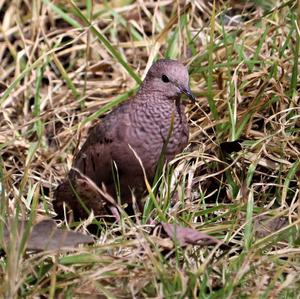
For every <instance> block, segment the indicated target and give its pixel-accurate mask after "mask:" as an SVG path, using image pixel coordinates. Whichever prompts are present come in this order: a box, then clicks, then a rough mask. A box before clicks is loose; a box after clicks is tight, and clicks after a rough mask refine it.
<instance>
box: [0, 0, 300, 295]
mask: <svg viewBox="0 0 300 299" xmlns="http://www.w3.org/2000/svg"><path fill="white" fill-rule="evenodd" d="M224 2H225V3H223V2H222V1H216V3H217V5H216V7H213V6H212V5H211V4H210V3H209V1H192V3H191V4H188V3H187V2H185V1H178V2H173V1H168V0H167V1H160V2H154V1H138V2H134V1H125V0H124V1H111V2H108V3H107V4H99V3H98V1H89V0H86V1H77V2H76V4H75V2H72V1H62V2H60V1H53V2H51V1H50V0H43V1H41V0H34V1H22V0H20V1H8V0H3V1H0V20H1V24H0V61H1V65H0V84H1V85H0V87H1V90H0V92H1V98H0V109H1V110H0V123H1V128H0V144H1V145H0V150H1V158H0V178H1V185H0V192H1V207H0V209H1V211H0V215H1V222H0V244H1V243H2V242H3V236H2V235H3V231H2V229H3V224H4V223H5V222H6V221H7V218H8V217H15V218H18V217H19V218H29V217H32V218H33V219H38V218H42V217H45V216H51V217H52V216H53V215H54V213H53V211H52V207H51V200H52V192H53V190H55V187H56V186H57V184H58V183H59V182H60V181H61V180H62V178H63V177H64V176H65V173H66V171H67V170H68V169H69V168H70V166H71V163H72V157H73V154H74V152H76V150H77V149H78V146H79V144H78V140H81V142H82V141H83V140H85V136H86V134H87V131H88V129H89V128H90V127H91V126H92V125H93V124H94V123H96V122H97V121H98V120H99V117H100V116H101V115H103V114H104V113H106V112H107V111H109V110H110V109H111V108H112V107H113V106H115V105H117V104H118V103H119V102H120V101H122V100H125V99H126V98H128V96H130V95H131V94H132V93H133V92H134V90H135V88H136V87H137V83H138V82H139V81H140V77H139V76H137V75H136V73H139V74H140V76H141V77H143V75H144V74H145V70H146V69H147V68H148V67H149V66H150V65H151V64H152V62H153V60H154V59H155V58H159V57H169V58H175V59H180V60H182V61H185V62H186V63H188V64H189V66H190V73H191V86H192V90H193V91H194V93H195V95H196V96H197V104H196V105H194V106H188V107H187V114H188V116H189V121H190V128H191V136H190V144H189V146H188V147H187V149H186V150H185V152H184V153H183V154H182V155H180V156H179V157H178V158H176V159H175V160H174V163H173V165H174V167H173V168H172V169H171V170H167V169H166V170H165V172H164V178H163V179H162V180H161V182H160V187H159V189H160V192H159V196H160V203H159V204H160V208H161V210H162V211H163V212H164V217H166V218H167V219H168V221H169V222H177V223H180V224H181V225H184V226H188V227H193V228H196V229H198V230H201V231H205V232H207V233H209V234H210V235H212V236H215V237H217V238H218V239H220V240H222V241H223V242H225V243H226V244H228V245H230V249H229V250H225V251H224V250H223V249H221V248H217V247H216V248H210V247H209V248H200V247H197V246H193V247H192V246H191V247H187V248H178V247H173V243H172V242H171V241H170V240H169V239H167V238H164V236H163V235H162V234H161V232H160V231H159V230H158V229H155V230H154V232H151V233H150V229H149V227H147V226H146V225H143V224H142V222H141V218H140V217H136V219H132V218H130V217H127V216H124V217H123V218H122V221H121V224H120V225H116V224H110V223H105V222H103V223H102V224H101V231H102V233H101V237H100V238H99V239H98V240H97V242H96V244H95V245H94V246H91V247H87V246H85V247H80V248H78V249H76V250H74V251H73V252H70V251H65V252H60V253H53V252H42V253H38V254H37V253H28V252H24V248H23V247H22V243H21V244H20V242H19V241H18V238H17V237H16V238H15V239H14V240H13V241H12V242H11V243H12V244H10V251H9V252H7V253H6V254H4V253H3V254H2V256H1V257H0V265H1V267H0V296H2V297H6V298H14V297H28V298H31V297H34V298H37V297H43V296H44V297H47V298H54V297H57V296H58V298H74V297H75V298H76V297H84V296H90V297H93V298H96V296H97V295H98V296H100V297H99V298H102V297H101V296H103V297H108V298H131V297H135V298H142V297H155V298H177V297H178V298H196V297H197V298H229V297H231V298H300V297H299V289H300V280H299V277H300V259H299V256H300V249H299V224H300V192H299V191H300V171H299V170H300V168H299V164H300V159H299V158H300V147H299V145H300V138H299V128H300V118H299V115H300V113H299V110H300V108H299V104H300V103H299V82H300V81H299V74H298V69H299V63H298V55H299V34H300V32H299V26H298V25H299V22H300V21H299V20H300V16H299V14H298V11H297V7H296V1H285V2H284V3H283V1H275V0H274V1H273V2H268V3H266V2H264V5H265V7H266V8H267V9H268V10H265V11H264V10H263V8H262V7H261V6H257V5H254V4H253V3H252V2H247V3H246V4H243V5H241V4H240V2H239V1H232V2H231V3H229V2H228V1H224ZM253 2H254V1H253ZM255 2H256V3H258V2H259V1H255ZM267 4H269V5H268V6H267ZM230 7H232V8H230ZM122 65H123V67H122ZM132 70H136V73H135V72H133V71H132ZM6 87H7V88H6ZM233 140H239V141H240V144H241V146H242V150H240V151H237V152H232V153H230V154H228V153H226V152H224V151H222V150H221V149H220V144H222V143H223V142H226V141H233ZM229 147H232V145H230V146H229ZM171 178H172V179H171ZM174 190H175V191H176V192H173V191H174ZM149 200H150V199H149ZM151 215H152V216H153V217H154V218H156V219H157V220H158V221H161V220H162V219H161V216H160V214H159V213H157V210H156V209H154V210H153V211H152V212H151ZM89 221H90V220H88V221H86V222H83V223H81V224H80V225H79V227H78V229H79V230H81V231H86V225H87V224H88V222H89ZM62 225H63V224H62ZM97 298H98V297H97Z"/></svg>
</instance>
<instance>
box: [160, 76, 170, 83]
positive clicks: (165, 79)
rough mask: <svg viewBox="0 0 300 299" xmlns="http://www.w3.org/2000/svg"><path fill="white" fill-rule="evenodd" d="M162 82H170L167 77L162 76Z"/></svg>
mask: <svg viewBox="0 0 300 299" xmlns="http://www.w3.org/2000/svg"><path fill="white" fill-rule="evenodd" d="M161 80H162V81H163V82H165V83H168V82H170V80H169V78H168V77H167V76H166V75H162V76H161Z"/></svg>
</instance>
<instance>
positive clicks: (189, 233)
mask: <svg viewBox="0 0 300 299" xmlns="http://www.w3.org/2000/svg"><path fill="white" fill-rule="evenodd" d="M162 226H163V228H164V230H165V232H166V233H167V235H168V236H169V237H170V238H171V239H173V241H174V242H176V241H177V242H178V243H179V245H180V246H186V245H188V244H192V245H201V246H208V245H216V244H218V243H220V241H219V240H218V239H216V238H214V237H211V236H209V235H207V234H205V233H201V232H199V231H197V230H195V229H192V228H187V227H182V226H179V225H178V224H170V223H162Z"/></svg>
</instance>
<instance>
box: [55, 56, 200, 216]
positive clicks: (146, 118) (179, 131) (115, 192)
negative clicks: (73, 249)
mask: <svg viewBox="0 0 300 299" xmlns="http://www.w3.org/2000/svg"><path fill="white" fill-rule="evenodd" d="M183 94H185V95H186V96H187V97H188V98H189V99H191V100H192V101H195V97H194V96H193V94H192V92H191V90H190V86H189V74H188V69H187V67H186V66H184V65H183V64H182V63H180V62H178V61H176V60H168V59H161V60H158V61H157V62H155V63H154V64H153V65H152V66H151V67H150V69H149V71H148V72H147V74H146V77H145V79H144V81H143V82H142V84H141V86H140V89H139V91H138V92H137V93H136V95H135V96H134V97H132V98H130V99H129V100H127V101H126V102H124V103H122V104H121V105H119V106H118V107H117V108H115V109H114V110H113V111H111V112H110V113H109V114H107V115H106V116H105V117H104V118H103V119H101V120H100V122H99V123H98V124H97V125H96V126H95V127H94V128H92V129H91V130H90V132H89V135H88V137H87V139H86V141H85V142H84V144H83V145H82V147H81V149H80V151H79V152H78V154H77V155H76V157H75V158H74V162H73V167H72V169H71V170H70V172H69V173H68V174H67V176H66V179H65V180H64V181H63V182H62V183H61V184H60V185H59V186H58V187H57V189H56V191H55V199H54V201H53V207H54V210H55V212H56V213H57V214H58V216H59V217H63V203H64V202H65V204H66V206H67V207H68V209H71V210H72V212H73V216H74V219H83V218H86V217H87V216H88V215H89V213H90V212H91V211H93V213H94V215H95V216H101V215H103V214H107V211H109V210H110V208H112V207H113V206H114V205H115V202H116V201H113V200H111V198H113V199H116V198H117V197H119V199H120V200H121V203H122V204H128V205H131V204H132V198H133V194H134V196H135V198H136V200H137V203H138V206H139V208H141V209H142V208H143V204H142V203H141V202H142V201H141V198H142V197H143V194H144V193H145V190H146V185H145V176H144V175H146V177H147V180H148V181H149V182H150V183H151V182H152V181H153V179H154V176H155V172H156V167H157V164H158V161H159V159H160V156H161V154H162V150H163V149H164V152H163V155H164V157H165V161H166V162H168V161H170V160H171V159H173V158H174V156H175V155H177V154H179V153H181V152H182V151H183V149H184V148H185V147H186V146H187V144H188V137H189V127H188V122H187V118H186V115H185V112H184V108H185V106H184V104H183V103H182V99H181V97H182V95H183ZM105 194H109V198H108V199H107V197H105Z"/></svg>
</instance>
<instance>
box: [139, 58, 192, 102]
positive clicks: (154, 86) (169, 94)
mask: <svg viewBox="0 0 300 299" xmlns="http://www.w3.org/2000/svg"><path fill="white" fill-rule="evenodd" d="M142 88H144V89H146V90H147V92H154V93H155V92H159V93H162V94H163V95H164V96H165V97H166V98H169V99H178V97H180V95H182V94H185V95H186V96H187V97H188V98H189V99H191V100H192V101H193V102H194V101H195V97H194V95H193V94H192V92H191V90H190V86H189V73H188V70H187V67H185V66H184V65H183V64H182V63H180V62H178V61H176V60H169V59H161V60H158V61H157V62H155V63H154V64H153V65H152V66H151V67H150V69H149V71H148V73H147V75H146V78H145V80H144V82H143V84H142Z"/></svg>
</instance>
